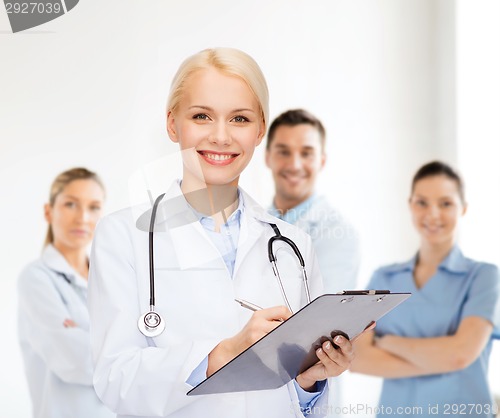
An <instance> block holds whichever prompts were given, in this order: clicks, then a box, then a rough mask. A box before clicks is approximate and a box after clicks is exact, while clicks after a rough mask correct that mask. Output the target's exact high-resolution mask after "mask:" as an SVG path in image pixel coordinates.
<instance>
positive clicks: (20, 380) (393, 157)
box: [0, 0, 499, 418]
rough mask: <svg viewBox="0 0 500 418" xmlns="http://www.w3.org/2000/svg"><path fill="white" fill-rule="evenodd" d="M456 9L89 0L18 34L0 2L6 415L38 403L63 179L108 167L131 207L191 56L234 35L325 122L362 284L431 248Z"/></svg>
mask: <svg viewBox="0 0 500 418" xmlns="http://www.w3.org/2000/svg"><path fill="white" fill-rule="evenodd" d="M454 10H455V3H454V2H453V1H452V0H439V1H436V0H406V1H404V2H402V1H400V0H378V1H372V0H343V1H340V0H316V1H314V2H311V1H307V2H306V1H305V0H274V1H265V0H254V1H253V2H247V3H240V2H235V1H229V0H228V1H222V0H212V1H211V2H201V1H199V0H185V1H182V2H174V1H159V0H156V1H155V0H149V1H139V0H107V1H106V2H103V1H98V0H93V1H92V0H85V1H84V0H82V1H81V2H80V3H79V4H78V6H77V7H75V9H73V10H72V11H71V12H70V13H68V14H67V15H66V16H64V17H62V18H60V19H57V20H55V21H53V22H50V23H48V24H46V25H44V26H41V27H39V28H35V29H33V30H31V31H28V32H24V33H22V32H21V33H18V34H14V35H13V34H10V33H9V27H8V22H7V18H6V15H5V14H4V13H3V12H2V11H0V57H1V59H2V65H1V66H0V98H1V101H0V147H1V148H0V189H1V190H2V192H3V194H2V196H4V197H3V199H2V204H1V205H0V210H1V214H2V216H1V218H0V219H1V222H2V229H1V230H2V238H1V241H0V251H1V254H3V256H2V262H1V264H0V270H1V276H0V277H1V278H2V279H1V280H0V314H1V315H2V316H1V317H2V318H4V322H3V325H4V327H5V328H6V331H7V338H4V339H3V341H4V343H3V344H2V348H1V350H2V351H1V356H0V370H2V373H1V374H0V393H3V394H6V393H7V394H9V396H1V397H0V410H1V411H2V414H5V416H9V417H12V418H18V417H19V418H20V417H26V416H28V414H29V400H28V396H27V392H26V384H25V381H24V376H23V374H22V364H21V360H20V356H19V352H18V347H17V342H16V330H15V311H16V303H15V280H16V276H17V274H18V272H19V270H20V269H21V268H22V266H23V265H24V264H26V263H27V261H29V260H31V259H33V258H35V257H37V256H38V254H39V252H40V250H41V244H42V241H43V236H44V231H45V225H44V222H43V218H42V205H43V203H44V201H45V199H46V197H47V194H48V187H49V184H50V182H51V180H52V179H53V177H54V176H55V175H56V174H57V173H58V172H60V171H62V170H64V169H66V168H69V167H72V166H75V165H84V166H87V167H89V168H91V169H93V170H95V171H97V172H98V173H100V174H101V176H102V177H103V178H104V181H105V183H106V185H107V187H108V195H109V197H108V202H107V211H113V210H116V209H118V208H120V207H123V206H126V205H128V204H129V202H130V201H131V197H130V194H129V180H130V179H131V178H132V176H133V175H134V173H137V170H139V169H140V168H141V167H143V166H144V165H145V164H147V163H148V162H150V161H153V160H156V159H158V158H159V157H161V156H165V155H168V154H171V153H173V152H174V151H175V147H174V146H173V144H170V143H169V142H168V139H167V137H166V135H165V130H164V104H165V98H166V95H167V92H168V87H169V82H170V80H171V78H172V75H173V73H174V72H175V70H176V68H177V66H178V64H179V63H180V61H181V60H182V59H184V58H185V57H186V56H187V55H189V54H192V53H194V52H197V51H199V50H201V49H203V48H206V47H211V46H234V47H238V48H240V49H243V50H245V51H247V52H248V53H250V54H251V55H252V56H254V57H255V58H256V60H257V61H258V62H259V64H260V65H261V67H262V69H263V71H264V73H265V74H266V76H267V80H268V83H269V88H270V92H271V115H272V116H276V115H277V114H278V113H280V112H282V111H284V110H286V109H288V108H290V107H304V108H307V109H309V110H310V111H312V112H313V113H315V114H317V115H318V116H319V117H320V118H321V119H322V120H323V121H324V122H325V125H326V128H327V132H328V141H329V143H328V155H329V163H328V166H327V168H326V169H325V172H324V173H323V176H322V179H321V191H322V192H324V193H326V194H327V195H328V196H329V197H330V199H331V201H332V202H333V203H334V204H335V205H336V206H338V207H339V208H341V209H343V211H344V212H345V213H346V214H347V215H348V217H350V218H351V220H352V221H353V222H354V223H355V224H356V225H357V227H358V229H359V231H360V234H361V238H362V242H363V249H364V252H363V255H364V257H363V266H362V276H361V279H360V282H361V283H362V284H363V283H365V282H366V280H367V279H368V276H369V274H370V272H371V271H372V270H373V269H374V268H375V267H376V266H378V265H381V264H384V263H387V262H391V261H394V260H401V259H404V258H407V257H409V255H410V254H412V253H413V251H414V250H415V247H416V240H415V235H414V234H413V231H412V229H411V226H410V222H409V217H408V215H407V209H406V199H407V196H408V187H409V182H410V178H411V175H412V173H413V172H414V171H415V169H416V168H417V167H418V166H419V165H421V164H422V163H424V162H426V161H428V160H430V159H431V158H443V159H446V160H448V161H450V162H452V163H455V162H456V158H457V147H456V143H455V127H456V123H455V121H456V114H455V107H454V103H455V97H454V94H455V88H454V86H455V82H454V80H455V64H454V59H455V46H454V42H455V36H454V30H455V13H454ZM469 141H470V140H468V139H466V140H465V142H466V143H472V142H469ZM262 161H263V147H261V149H260V150H258V152H257V153H256V156H255V158H254V161H253V162H252V164H251V165H250V167H249V169H248V170H247V172H246V173H245V175H244V178H243V179H242V183H243V185H244V187H245V188H246V189H247V190H248V191H249V192H250V193H251V194H253V195H254V196H256V197H257V199H258V200H259V201H261V202H262V203H263V204H267V203H269V201H270V199H271V196H272V189H271V187H270V184H271V177H270V175H269V173H268V172H267V170H266V169H265V168H264V166H263V162H262ZM169 182H170V179H167V178H165V179H161V180H160V183H163V184H168V183H169ZM498 232H499V231H497V235H499V234H498ZM356 382H358V381H356ZM361 382H362V383H361V384H364V385H366V384H367V383H366V382H367V380H366V379H365V380H363V379H361ZM356 384H358V383H356ZM365 387H366V386H365ZM357 393H358V396H357V397H353V398H352V399H353V401H355V402H366V401H373V402H376V395H377V394H376V391H373V390H366V391H365V393H364V394H360V393H359V390H358V391H357Z"/></svg>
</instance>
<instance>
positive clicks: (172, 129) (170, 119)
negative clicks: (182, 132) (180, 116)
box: [167, 110, 179, 142]
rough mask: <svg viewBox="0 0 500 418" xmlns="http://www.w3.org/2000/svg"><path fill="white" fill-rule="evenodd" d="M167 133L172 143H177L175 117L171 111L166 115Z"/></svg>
mask: <svg viewBox="0 0 500 418" xmlns="http://www.w3.org/2000/svg"><path fill="white" fill-rule="evenodd" d="M167 133H168V136H169V138H170V140H171V141H172V142H179V138H178V136H177V128H176V126H175V117H174V114H173V112H172V111H171V110H169V111H168V113H167Z"/></svg>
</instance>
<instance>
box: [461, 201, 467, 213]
mask: <svg viewBox="0 0 500 418" xmlns="http://www.w3.org/2000/svg"><path fill="white" fill-rule="evenodd" d="M467 208H468V206H467V203H464V207H463V209H462V216H464V215H465V214H466V213H467Z"/></svg>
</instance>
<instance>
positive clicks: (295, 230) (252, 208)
mask: <svg viewBox="0 0 500 418" xmlns="http://www.w3.org/2000/svg"><path fill="white" fill-rule="evenodd" d="M241 191H242V194H243V199H244V202H245V215H246V216H249V217H251V218H253V219H255V220H256V221H258V222H261V223H263V224H268V225H269V226H266V228H269V231H270V232H271V233H272V234H273V235H274V231H273V230H272V229H271V226H270V225H271V224H274V225H276V226H277V227H278V229H279V230H280V233H281V235H284V236H286V237H288V238H290V239H291V240H293V241H295V240H299V241H306V242H310V241H311V237H310V236H309V235H308V234H307V233H305V232H304V231H303V230H302V229H301V228H299V227H298V226H295V225H292V224H290V223H288V222H285V221H284V220H282V219H279V218H277V217H275V216H273V215H271V214H270V213H269V212H267V211H266V210H265V209H264V208H263V207H262V206H261V205H260V204H259V203H257V202H256V201H255V200H254V199H253V198H252V197H251V196H250V195H248V194H247V193H246V192H245V191H243V190H241Z"/></svg>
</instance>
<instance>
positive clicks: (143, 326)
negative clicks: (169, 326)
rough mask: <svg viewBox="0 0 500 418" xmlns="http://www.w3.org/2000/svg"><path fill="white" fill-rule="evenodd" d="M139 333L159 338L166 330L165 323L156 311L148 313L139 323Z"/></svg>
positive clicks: (140, 318) (142, 316)
mask: <svg viewBox="0 0 500 418" xmlns="http://www.w3.org/2000/svg"><path fill="white" fill-rule="evenodd" d="M137 326H138V328H139V331H141V332H142V333H143V334H144V335H145V336H146V337H158V335H160V334H161V333H162V332H163V331H164V330H165V321H163V319H162V318H161V316H160V314H158V313H157V312H155V311H148V312H146V313H145V314H143V315H141V316H140V317H139V320H138V321H137Z"/></svg>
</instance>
